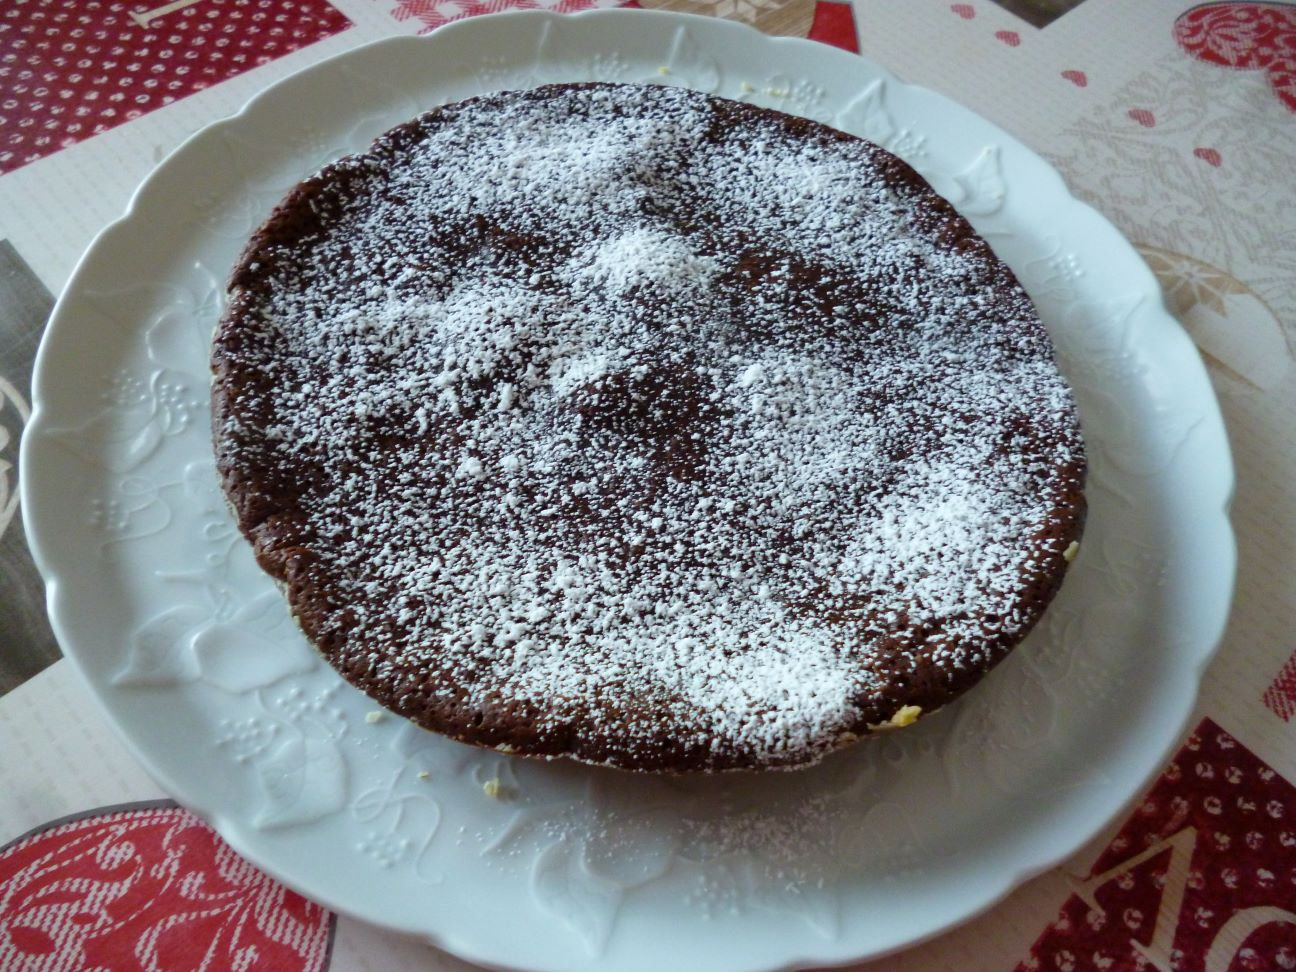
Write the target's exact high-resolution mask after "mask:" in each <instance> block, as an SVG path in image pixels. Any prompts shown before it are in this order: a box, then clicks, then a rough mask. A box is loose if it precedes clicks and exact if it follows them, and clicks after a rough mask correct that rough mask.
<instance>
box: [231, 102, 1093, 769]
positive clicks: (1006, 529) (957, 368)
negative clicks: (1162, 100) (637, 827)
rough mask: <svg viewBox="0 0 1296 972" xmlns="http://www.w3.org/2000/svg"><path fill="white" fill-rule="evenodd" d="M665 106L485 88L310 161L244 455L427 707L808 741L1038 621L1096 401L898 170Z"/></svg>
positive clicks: (680, 740) (703, 757) (235, 328)
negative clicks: (1073, 383)
mask: <svg viewBox="0 0 1296 972" xmlns="http://www.w3.org/2000/svg"><path fill="white" fill-rule="evenodd" d="M630 90H631V91H632V92H633V93H632V94H627V93H626V92H627V89H625V88H622V87H619V86H584V87H565V88H563V87H557V88H550V89H540V90H539V91H537V92H532V93H525V94H521V95H518V94H512V95H509V94H504V95H498V96H490V97H486V98H482V99H477V100H474V101H471V102H466V103H462V104H460V105H455V106H449V107H447V108H443V109H439V110H437V111H435V112H432V113H429V114H428V115H427V116H424V118H423V119H421V120H419V121H416V122H414V123H412V124H411V125H408V126H405V127H403V128H402V129H398V130H396V131H395V132H394V133H392V134H391V135H389V136H386V137H384V138H383V139H381V140H380V141H379V142H378V143H377V144H376V145H375V147H374V148H373V150H372V151H371V152H369V153H368V154H365V155H361V156H357V157H354V158H351V159H347V160H343V161H342V162H340V163H337V164H336V165H335V166H333V167H331V168H330V169H329V170H327V171H326V173H325V174H324V175H323V176H321V177H319V178H318V179H316V180H311V181H308V183H306V184H305V186H304V187H303V188H302V189H301V190H299V192H298V194H297V196H296V197H295V200H290V202H289V204H288V207H286V208H285V209H282V210H281V211H280V215H279V216H278V217H277V222H276V220H272V221H271V223H270V224H269V226H268V228H267V229H266V230H265V231H264V234H263V237H262V238H261V240H260V241H259V242H257V243H255V244H254V246H253V247H252V248H251V249H250V250H249V254H248V256H247V257H245V262H244V265H243V266H242V267H241V268H240V270H239V271H238V272H237V273H236V276H235V284H236V287H235V297H234V300H233V302H232V310H231V313H230V316H228V317H227V319H226V322H225V324H224V325H223V327H222V330H221V334H220V336H219V337H218V345H217V347H218V355H217V361H218V389H220V390H221V392H222V394H223V395H224V396H225V401H224V404H223V407H222V408H221V409H220V410H219V424H218V428H217V437H218V443H219V445H218V448H219V451H220V459H221V463H222V471H223V472H224V474H225V477H226V486H227V489H228V490H229V491H230V493H231V496H232V497H233V498H234V501H235V503H236V506H237V507H238V510H239V514H240V521H241V525H242V526H243V528H244V530H245V532H246V533H248V535H249V536H250V537H252V539H253V541H254V543H256V544H257V546H258V553H259V555H260V556H261V559H262V563H263V564H264V565H266V566H267V568H268V569H270V570H271V571H272V572H276V573H278V574H279V575H281V576H286V577H287V578H288V586H289V590H290V596H291V597H293V599H294V607H295V609H296V611H297V614H298V616H299V618H301V620H302V623H303V625H304V626H305V627H306V628H307V630H308V632H309V633H311V635H312V637H313V638H314V640H315V641H316V642H317V644H319V645H320V646H321V649H322V650H323V651H324V652H325V654H326V655H327V656H328V657H329V658H330V660H331V661H332V663H333V664H334V665H335V666H337V667H338V668H339V669H340V670H341V671H343V672H344V673H345V674H347V675H348V677H351V678H352V679H353V680H356V681H357V682H358V683H359V684H362V685H364V686H365V687H367V688H368V690H369V691H371V693H373V694H374V695H375V697H377V698H379V699H381V700H382V701H384V702H386V703H387V704H389V705H392V706H393V707H394V708H396V709H397V710H398V711H401V712H403V713H405V714H407V715H411V716H413V717H415V718H419V719H420V720H421V721H424V722H425V723H427V724H429V725H433V726H435V727H437V728H443V729H446V731H450V732H452V733H453V734H455V735H458V736H459V737H460V738H466V739H470V740H472V741H478V742H482V743H485V744H488V745H494V746H498V747H499V748H501V749H503V748H505V747H506V746H508V747H512V748H515V749H518V750H520V751H523V752H534V753H539V754H545V755H558V754H575V755H578V756H580V757H581V758H587V759H595V760H599V761H607V762H612V763H616V764H617V765H624V766H631V767H635V768H658V767H664V766H674V767H677V768H678V767H681V766H682V767H685V768H727V767H734V766H760V765H787V764H795V763H802V762H806V761H808V760H812V759H814V758H816V757H817V756H818V755H821V754H822V753H823V752H824V751H826V750H827V749H829V748H831V747H832V746H834V745H837V744H839V741H840V740H843V739H847V738H854V735H855V734H856V733H859V734H863V733H866V732H867V731H868V726H869V725H870V724H880V723H883V722H887V721H888V720H891V721H892V722H895V723H896V724H905V723H904V721H903V720H904V718H906V714H907V713H913V714H915V715H916V714H917V712H918V711H928V710H931V709H935V708H938V707H939V706H940V705H941V704H943V703H944V702H945V701H947V700H948V699H949V698H951V697H952V696H953V695H954V694H957V692H959V691H961V690H962V689H963V688H965V687H966V686H967V685H968V684H970V683H971V682H972V681H975V680H976V678H977V677H979V676H980V674H982V673H983V672H984V671H985V670H986V669H988V668H989V667H990V665H992V664H993V663H994V662H995V661H997V660H998V658H999V657H1001V656H1002V655H1003V653H1004V652H1005V651H1006V650H1007V649H1008V648H1010V647H1012V645H1013V644H1015V643H1016V642H1017V641H1018V640H1020V638H1021V637H1022V635H1023V634H1024V633H1025V631H1026V630H1027V629H1028V628H1029V627H1030V625H1031V624H1033V623H1034V621H1035V619H1036V618H1037V617H1038V614H1039V612H1040V611H1041V610H1042V607H1043V604H1044V603H1046V602H1047V600H1048V598H1049V597H1050V596H1051V594H1052V591H1053V589H1054V588H1055V587H1056V584H1057V581H1058V578H1059V577H1060V572H1061V570H1062V569H1064V566H1065V563H1064V561H1063V560H1062V558H1063V556H1064V551H1065V552H1066V553H1067V554H1072V553H1073V550H1072V547H1074V544H1073V543H1071V541H1072V540H1073V539H1074V537H1075V536H1077V535H1078V530H1079V521H1080V519H1081V516H1082V511H1083V501H1082V499H1081V497H1080V481H1081V478H1082V476H1083V468H1084V463H1083V454H1082V447H1081V442H1080V438H1079V432H1078V427H1077V424H1076V419H1075V412H1074V406H1073V404H1072V399H1071V396H1070V393H1069V391H1068V389H1067V387H1066V385H1065V383H1064V382H1063V380H1062V379H1061V378H1060V377H1059V375H1058V372H1057V370H1056V367H1055V366H1054V364H1053V361H1052V356H1051V348H1050V346H1049V344H1048V341H1047V338H1046V336H1045V334H1044V331H1043V329H1042V327H1041V326H1040V324H1039V322H1038V319H1037V318H1036V316H1035V312H1034V310H1033V308H1032V307H1031V305H1030V303H1029V301H1028V300H1027V298H1026V297H1025V295H1024V293H1023V292H1022V291H1021V289H1020V287H1018V286H1017V285H1016V283H1015V281H1014V280H1013V279H1012V277H1011V274H1009V273H1008V271H1007V270H1006V269H1005V268H1003V267H1002V265H1000V264H998V262H997V261H995V260H994V258H993V256H992V255H991V254H989V251H988V248H986V247H985V246H984V244H981V243H980V241H978V240H976V239H975V238H974V237H972V235H971V232H970V230H969V229H967V227H966V224H964V223H963V222H962V221H961V220H959V219H958V218H957V217H956V216H954V215H953V214H952V212H951V211H949V210H948V209H947V208H943V204H940V203H938V202H936V201H935V199H934V197H933V196H931V195H930V194H929V193H928V192H927V190H926V188H925V187H923V186H921V185H920V184H919V183H918V182H917V181H916V177H914V176H913V175H912V173H910V172H908V170H906V169H904V168H903V167H902V166H901V165H900V164H899V163H898V162H896V161H895V160H893V159H892V158H891V157H890V156H888V155H886V153H884V152H882V151H881V150H879V149H877V148H876V147H874V146H871V145H869V144H868V143H865V142H862V141H859V140H856V139H852V138H848V137H845V136H840V135H838V134H836V133H831V132H830V131H829V130H827V129H823V128H822V127H821V126H814V125H810V124H809V123H796V124H791V123H788V122H784V121H781V120H779V119H781V118H783V117H784V116H778V115H775V114H773V113H767V112H761V111H760V110H758V109H751V108H746V107H743V106H734V107H726V105H729V104H731V103H725V102H719V101H717V100H716V99H709V98H706V97H705V96H701V95H697V94H695V93H692V92H687V91H683V90H680V89H674V88H644V89H630ZM717 106H719V107H717ZM932 207H935V208H932ZM304 213H305V214H307V215H303V214H304ZM249 469H256V470H261V472H260V473H259V474H258V475H259V476H260V477H261V478H260V480H259V481H258V483H257V484H256V485H255V487H253V486H249V485H246V483H245V480H244V479H243V478H241V477H244V476H246V475H247V474H246V473H245V472H244V471H245V470H249ZM232 470H237V472H232ZM285 482H286V483H290V484H291V488H290V489H287V488H283V487H282V486H281V484H282V483H285ZM249 497H254V499H249ZM893 717H894V718H893ZM910 721H912V720H910Z"/></svg>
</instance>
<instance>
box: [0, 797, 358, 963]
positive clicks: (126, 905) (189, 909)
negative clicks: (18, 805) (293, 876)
mask: <svg viewBox="0 0 1296 972" xmlns="http://www.w3.org/2000/svg"><path fill="white" fill-rule="evenodd" d="M331 929H332V915H331V914H330V913H329V912H328V911H325V910H324V909H323V908H321V907H320V906H319V905H316V904H312V903H311V902H309V901H307V900H306V899H305V898H303V897H301V896H300V895H297V894H295V893H293V892H291V891H288V890H286V889H285V888H284V887H283V886H281V885H279V884H277V883H276V882H274V881H272V880H271V879H270V878H268V877H266V876H265V875H264V874H262V873H261V872H260V871H258V870H256V868H254V867H253V866H252V865H251V864H249V863H247V862H246V861H244V860H243V859H242V858H240V857H238V856H237V855H236V854H235V853H234V852H233V851H232V850H230V849H229V847H228V846H226V845H225V844H224V843H223V842H222V841H221V840H220V838H219V837H217V836H216V834H215V833H214V832H213V831H212V830H211V829H210V828H208V827H207V826H206V825H205V824H204V823H203V822H202V821H201V820H199V819H198V818H197V817H195V816H193V815H192V814H190V813H189V812H188V811H187V810H183V809H181V808H179V807H177V806H175V805H174V804H170V803H167V804H163V805H158V806H148V807H134V808H120V809H116V810H108V811H106V812H96V813H95V814H94V815H93V816H88V817H84V818H82V819H79V820H72V821H69V822H64V823H56V824H55V825H53V826H51V827H50V828H49V829H46V830H42V831H40V832H37V833H35V834H29V835H27V836H26V837H23V838H20V839H19V840H18V841H16V842H15V843H13V844H10V845H9V846H8V847H6V848H4V849H3V850H0V969H6V970H14V972H26V970H31V972H35V970H37V969H39V970H40V972H65V970H66V972H77V970H83V969H96V970H99V972H143V970H158V972H173V970H179V969H186V970H193V972H203V970H213V972H214V970H225V969H238V970H240V972H258V970H264V972H317V970H320V969H324V968H326V967H327V965H328V957H329V941H330V936H331Z"/></svg>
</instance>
